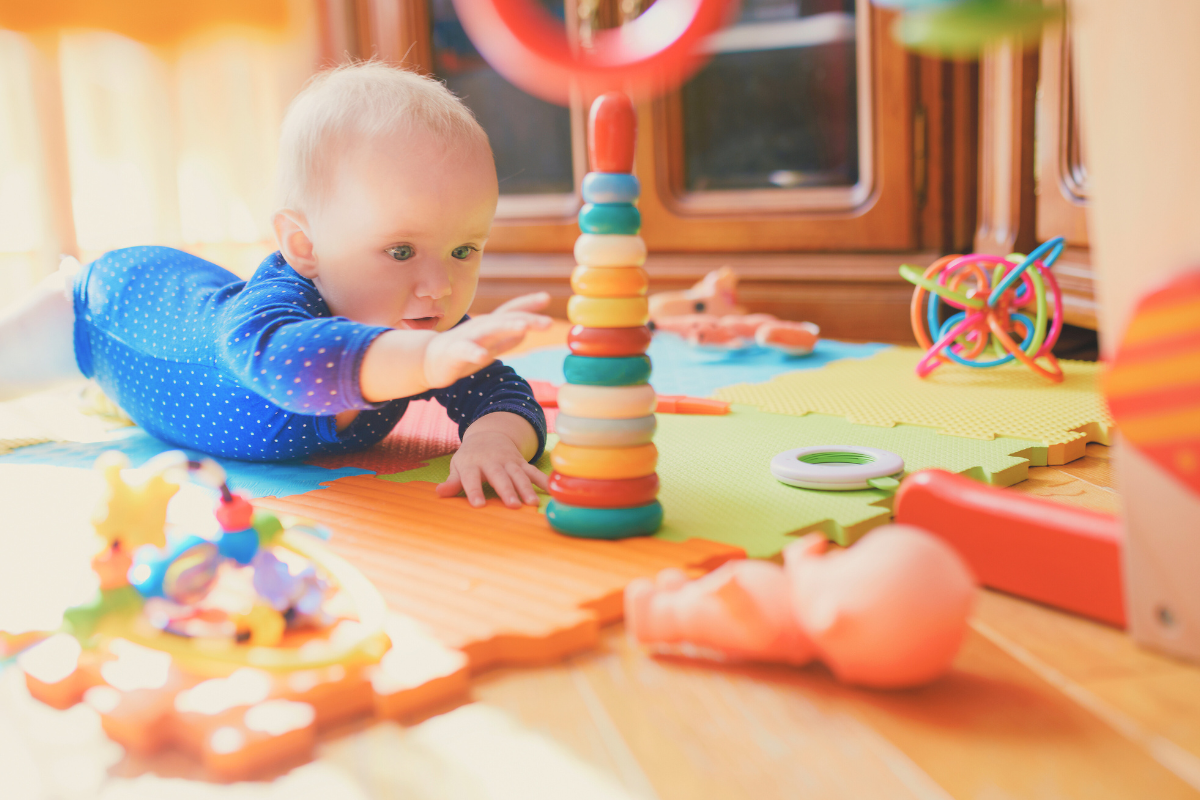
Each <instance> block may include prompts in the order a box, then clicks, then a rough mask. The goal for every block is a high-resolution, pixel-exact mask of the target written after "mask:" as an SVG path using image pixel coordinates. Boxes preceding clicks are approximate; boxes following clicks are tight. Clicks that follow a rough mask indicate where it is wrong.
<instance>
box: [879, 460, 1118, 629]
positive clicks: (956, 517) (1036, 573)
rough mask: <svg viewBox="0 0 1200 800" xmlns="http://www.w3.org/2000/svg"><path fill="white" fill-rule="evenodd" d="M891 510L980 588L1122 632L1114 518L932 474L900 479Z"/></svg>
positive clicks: (932, 471)
mask: <svg viewBox="0 0 1200 800" xmlns="http://www.w3.org/2000/svg"><path fill="white" fill-rule="evenodd" d="M895 511H896V522H898V523H902V524H905V525H914V526H917V527H920V528H924V529H925V530H927V531H929V532H930V533H933V534H936V535H937V536H940V537H941V538H942V539H944V540H946V541H947V542H949V543H950V544H951V545H952V546H953V547H954V549H955V550H957V551H958V552H959V554H960V555H961V556H962V557H963V558H964V559H966V562H967V563H968V564H969V565H970V567H971V569H972V570H974V571H975V575H976V577H978V578H979V582H980V583H982V584H983V585H984V586H989V587H991V588H993V589H999V590H1001V591H1004V592H1009V593H1010V594H1015V595H1017V596H1019V597H1024V598H1027V599H1029V600H1036V601H1037V602H1039V603H1045V604H1047V605H1051V606H1055V607H1056V608H1061V609H1063V610H1065V611H1073V612H1075V613H1076V614H1082V615H1083V616H1085V617H1091V618H1092V619H1097V620H1100V621H1101V622H1107V623H1109V624H1110V625H1116V626H1118V627H1121V628H1124V627H1125V591H1124V585H1123V583H1122V579H1121V547H1122V536H1121V528H1120V525H1119V524H1118V521H1117V518H1116V517H1114V516H1111V515H1109V514H1102V513H1100V512H1097V511H1089V510H1087V509H1082V508H1073V507H1071V506H1065V505H1062V504H1060V503H1053V502H1050V501H1048V500H1040V499H1038V498H1035V497H1030V496H1028V495H1022V494H1017V493H1016V492H1010V491H1006V490H1004V489H998V488H995V487H993V486H987V485H985V484H982V483H979V482H977V481H974V480H971V479H970V478H966V477H963V476H961V475H953V474H951V473H949V472H944V471H942V470H938V469H927V470H922V471H920V472H915V473H913V474H912V475H910V476H908V478H906V479H905V481H904V483H902V484H901V485H900V490H899V491H898V492H896V501H895Z"/></svg>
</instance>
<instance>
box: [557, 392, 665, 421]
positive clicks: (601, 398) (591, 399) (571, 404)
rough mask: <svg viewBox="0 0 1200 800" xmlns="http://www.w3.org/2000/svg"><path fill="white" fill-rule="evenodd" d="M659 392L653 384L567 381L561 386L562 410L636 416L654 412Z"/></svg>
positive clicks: (584, 414)
mask: <svg viewBox="0 0 1200 800" xmlns="http://www.w3.org/2000/svg"><path fill="white" fill-rule="evenodd" d="M657 405H658V395H656V394H655V393H654V389H653V388H651V386H650V384H648V383H643V384H639V385H637V386H584V385H581V384H577V383H564V384H563V385H562V386H560V387H558V410H559V413H561V414H566V415H568V416H571V417H589V418H591V419H632V418H633V417H644V416H646V415H648V414H653V413H654V409H655V407H656V406H657Z"/></svg>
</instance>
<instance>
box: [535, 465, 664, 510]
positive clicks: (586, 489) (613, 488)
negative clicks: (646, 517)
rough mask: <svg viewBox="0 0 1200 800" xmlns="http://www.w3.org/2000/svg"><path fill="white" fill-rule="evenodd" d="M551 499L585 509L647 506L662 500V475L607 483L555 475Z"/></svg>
mask: <svg viewBox="0 0 1200 800" xmlns="http://www.w3.org/2000/svg"><path fill="white" fill-rule="evenodd" d="M550 496H551V497H553V498H554V499H555V500H557V501H558V502H560V503H566V504H567V505H569V506H583V507H585V508H624V507H625V506H644V505H646V504H647V503H650V502H653V501H654V498H656V497H658V473H655V472H652V473H650V474H649V475H643V476H642V477H640V478H622V479H621V480H615V481H605V480H596V479H594V478H575V477H572V476H570V475H563V474H562V473H561V472H552V473H550Z"/></svg>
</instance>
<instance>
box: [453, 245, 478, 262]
mask: <svg viewBox="0 0 1200 800" xmlns="http://www.w3.org/2000/svg"><path fill="white" fill-rule="evenodd" d="M477 249H478V248H475V247H472V246H471V245H469V244H464V245H462V246H460V247H456V248H454V249H453V250H451V251H450V255H452V256H454V257H455V258H457V259H458V260H459V261H466V260H467V259H468V258H470V257H471V253H473V252H475V251H476V250H477Z"/></svg>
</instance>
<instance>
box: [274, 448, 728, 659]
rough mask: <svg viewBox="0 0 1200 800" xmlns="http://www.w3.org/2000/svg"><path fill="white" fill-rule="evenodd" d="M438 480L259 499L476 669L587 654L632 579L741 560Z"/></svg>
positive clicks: (372, 482) (350, 484) (369, 482)
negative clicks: (305, 525) (323, 532)
mask: <svg viewBox="0 0 1200 800" xmlns="http://www.w3.org/2000/svg"><path fill="white" fill-rule="evenodd" d="M443 458H444V460H445V461H446V462H447V463H448V460H449V459H448V457H443ZM433 487H434V485H433V484H432V483H430V482H428V481H426V480H410V481H406V482H397V481H387V480H380V479H378V478H375V477H371V476H355V477H350V478H341V479H339V480H337V481H334V482H333V483H332V484H330V485H329V486H328V487H326V488H324V489H319V490H317V491H313V492H308V493H307V494H303V495H292V496H290V497H286V498H263V499H261V500H259V501H258V504H259V505H262V506H263V507H266V508H271V509H274V510H276V511H279V512H283V513H287V514H293V515H297V516H303V517H307V518H309V519H313V520H316V521H318V522H321V523H323V524H325V525H327V526H329V527H330V528H332V529H333V531H334V536H333V538H332V539H331V540H330V542H329V548H330V549H331V550H333V551H334V552H335V553H337V554H338V555H341V556H342V557H343V558H346V559H348V560H349V561H351V562H352V563H353V564H355V566H357V567H358V568H359V569H360V570H361V571H362V572H363V574H364V575H366V576H367V577H368V578H369V579H370V580H371V581H372V582H373V583H374V584H375V585H376V586H377V587H378V588H379V590H380V592H382V593H383V596H384V598H385V599H386V600H387V603H388V606H389V607H390V608H391V609H393V610H394V611H397V612H399V613H401V614H403V615H406V616H408V617H411V618H412V619H415V620H417V621H419V622H421V623H423V624H425V625H426V626H428V628H429V630H430V631H432V632H433V635H434V636H436V637H437V639H438V640H439V641H440V642H441V643H442V644H444V645H446V646H447V647H451V648H453V649H455V650H459V651H462V652H463V653H465V654H466V656H467V658H468V660H469V662H470V666H471V669H472V671H474V672H478V671H480V670H482V669H485V668H487V667H489V666H492V665H496V664H500V663H505V664H540V663H549V662H553V661H556V660H558V659H560V658H563V657H564V656H567V655H570V654H571V653H575V652H579V651H581V650H586V649H588V648H590V647H592V646H594V645H595V643H596V642H597V641H598V637H599V631H600V627H601V626H603V625H606V624H609V623H612V622H616V621H618V620H619V619H621V616H622V613H623V603H624V590H625V585H626V584H628V583H629V582H630V581H631V580H633V579H634V578H636V577H639V576H652V575H655V574H657V573H658V571H659V570H661V569H664V568H666V567H679V568H683V569H692V570H700V571H707V570H710V569H713V568H715V567H716V566H718V565H720V564H722V563H724V562H725V561H727V560H729V559H731V558H738V557H741V556H742V555H743V553H742V550H741V549H739V548H737V547H733V546H729V545H726V544H720V543H716V542H709V541H701V540H691V541H663V540H661V539H646V538H642V539H627V540H625V541H621V542H603V541H593V540H587V539H572V538H569V537H566V536H560V535H559V534H557V533H554V532H553V531H552V530H550V527H549V525H547V524H546V521H545V518H544V517H542V515H541V514H539V513H538V512H537V510H536V509H534V508H533V507H532V506H527V507H525V508H522V509H519V510H513V509H509V508H505V507H504V505H503V504H501V503H500V501H499V500H495V499H492V500H489V501H488V502H487V504H486V505H485V506H484V507H482V508H472V507H471V506H470V505H469V504H468V503H467V501H466V499H465V498H450V499H446V498H440V497H438V496H437V495H436V494H435V493H434V490H433Z"/></svg>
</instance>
